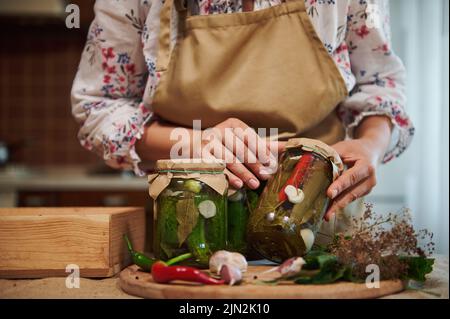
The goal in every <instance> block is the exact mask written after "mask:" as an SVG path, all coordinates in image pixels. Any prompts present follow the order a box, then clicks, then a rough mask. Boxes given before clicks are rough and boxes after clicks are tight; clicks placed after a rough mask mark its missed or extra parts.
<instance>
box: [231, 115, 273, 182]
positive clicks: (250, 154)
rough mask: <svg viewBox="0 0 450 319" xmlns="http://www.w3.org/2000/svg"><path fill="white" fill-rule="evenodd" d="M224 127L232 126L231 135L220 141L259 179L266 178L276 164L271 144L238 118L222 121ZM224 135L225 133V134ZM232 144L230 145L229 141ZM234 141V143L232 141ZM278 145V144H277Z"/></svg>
mask: <svg viewBox="0 0 450 319" xmlns="http://www.w3.org/2000/svg"><path fill="white" fill-rule="evenodd" d="M223 126H224V128H232V132H233V136H232V138H231V139H229V138H228V139H227V138H226V136H225V138H224V140H223V141H222V142H223V143H224V144H225V146H227V147H228V148H229V149H230V150H232V151H233V153H234V154H236V155H237V157H238V158H239V159H240V160H241V161H242V162H243V163H245V165H246V166H247V167H248V168H249V169H250V170H251V171H252V172H253V173H254V174H256V175H257V176H259V177H260V178H261V179H268V178H269V177H270V174H272V173H273V172H272V171H273V169H272V167H273V166H276V161H277V159H276V157H275V156H274V154H273V153H276V152H277V149H275V150H274V147H273V145H271V144H269V143H268V141H266V140H265V139H263V138H261V137H260V136H259V135H258V134H257V133H256V132H255V130H254V129H252V128H251V127H249V126H248V125H247V124H245V123H244V122H242V121H240V120H238V119H233V118H232V119H229V120H227V121H225V122H224V123H223ZM225 135H226V134H225ZM230 140H231V141H232V142H231V143H232V144H234V145H232V146H231V147H230V145H229V144H230V143H229V141H230ZM233 142H234V143H233ZM277 146H278V145H277Z"/></svg>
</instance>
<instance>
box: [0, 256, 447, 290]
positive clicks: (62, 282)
mask: <svg viewBox="0 0 450 319" xmlns="http://www.w3.org/2000/svg"><path fill="white" fill-rule="evenodd" d="M448 260H449V259H448V256H442V255H438V256H436V263H435V266H434V270H433V272H432V273H431V274H429V275H428V280H427V281H426V283H425V284H424V287H423V288H422V289H421V290H419V291H417V290H406V291H403V292H401V293H398V294H395V295H391V296H387V297H384V298H390V299H399V298H401V299H403V298H416V299H424V298H446V299H448V298H449V293H448V284H449V281H448V278H449V265H448ZM0 298H135V297H133V296H130V295H128V294H126V293H124V292H123V291H122V290H121V289H120V287H119V283H118V277H113V278H106V279H85V278H81V279H80V288H72V289H68V288H66V278H43V279H0Z"/></svg>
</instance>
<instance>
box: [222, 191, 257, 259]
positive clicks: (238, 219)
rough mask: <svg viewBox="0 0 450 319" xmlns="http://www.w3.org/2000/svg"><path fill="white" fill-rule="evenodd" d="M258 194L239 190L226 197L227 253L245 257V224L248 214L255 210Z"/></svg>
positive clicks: (246, 248)
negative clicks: (232, 252)
mask: <svg viewBox="0 0 450 319" xmlns="http://www.w3.org/2000/svg"><path fill="white" fill-rule="evenodd" d="M257 201H258V194H257V192H256V191H254V190H250V189H246V188H241V189H239V190H234V191H233V194H232V195H229V196H228V207H227V208H228V212H227V215H228V242H227V247H228V248H227V249H228V250H229V251H235V252H239V253H241V254H243V255H247V250H248V247H247V223H248V218H249V215H250V212H251V211H252V210H253V209H255V208H256V204H257Z"/></svg>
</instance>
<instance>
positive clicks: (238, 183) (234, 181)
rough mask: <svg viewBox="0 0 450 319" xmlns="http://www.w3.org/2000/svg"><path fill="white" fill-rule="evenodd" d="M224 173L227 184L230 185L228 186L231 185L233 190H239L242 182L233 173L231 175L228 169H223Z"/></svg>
mask: <svg viewBox="0 0 450 319" xmlns="http://www.w3.org/2000/svg"><path fill="white" fill-rule="evenodd" d="M224 173H225V175H226V176H227V177H228V182H229V183H230V185H233V186H234V188H236V189H240V188H241V187H242V186H244V183H243V182H242V180H241V179H240V178H239V177H237V176H236V175H234V174H233V173H231V172H230V171H229V170H228V168H225V170H224Z"/></svg>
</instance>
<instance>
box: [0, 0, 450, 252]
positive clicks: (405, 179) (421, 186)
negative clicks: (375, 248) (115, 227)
mask: <svg viewBox="0 0 450 319" xmlns="http://www.w3.org/2000/svg"><path fill="white" fill-rule="evenodd" d="M337 1H340V0H337ZM68 3H75V4H77V5H79V7H80V13H81V28H80V29H67V28H66V27H65V23H64V20H65V17H66V13H65V8H66V5H67V4H68ZM93 3H94V0H77V1H63V0H41V1H37V0H0V27H1V28H0V36H1V39H2V43H1V45H0V207H2V206H3V207H12V206H123V205H136V206H144V205H148V195H147V183H146V179H145V178H137V177H134V176H133V174H131V173H130V172H118V171H113V170H112V169H109V168H108V167H106V166H105V165H104V164H103V162H102V161H101V160H100V159H99V158H97V157H96V156H95V155H93V154H91V153H90V152H88V151H86V150H84V149H83V148H82V147H81V146H80V145H79V142H78V140H77V138H76V135H77V130H78V126H77V124H76V123H75V122H74V120H73V118H72V116H71V110H70V103H69V94H70V89H71V85H72V81H73V78H74V75H75V72H76V69H77V66H78V62H79V58H80V54H81V51H82V50H83V46H84V42H85V38H86V32H87V29H88V27H89V24H90V21H91V20H92V18H93V12H92V8H93ZM390 3H391V23H392V39H393V45H394V49H395V51H396V52H397V54H399V55H400V57H401V58H402V59H403V61H404V63H405V64H406V67H407V69H408V85H407V95H408V100H409V103H408V112H409V114H410V115H411V117H412V119H413V122H414V123H415V126H416V135H415V138H414V141H413V144H412V145H411V147H410V148H409V149H408V150H407V151H406V153H405V154H403V155H402V156H401V157H400V158H399V159H398V160H394V161H392V162H391V163H389V164H387V165H384V166H382V167H381V168H380V171H379V183H378V186H377V187H376V189H375V190H374V191H373V193H372V194H371V195H370V196H369V197H368V198H367V201H369V202H372V203H374V206H375V210H376V211H377V212H382V213H384V212H395V211H398V210H400V209H401V208H402V207H408V208H410V209H411V211H412V214H413V217H414V223H415V224H416V226H417V227H419V228H428V229H429V230H431V231H433V232H434V233H435V237H434V240H435V242H436V244H437V251H438V252H439V253H444V254H447V255H448V251H449V246H448V241H449V233H448V229H449V197H448V194H449V187H448V185H449V171H448V167H449V140H448V138H449V114H448V112H449V95H448V94H449V93H448V87H449V65H448V63H449V35H448V20H449V1H448V0H391V2H390Z"/></svg>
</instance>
